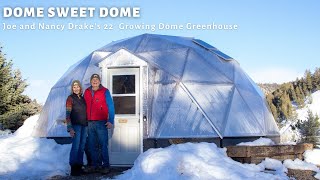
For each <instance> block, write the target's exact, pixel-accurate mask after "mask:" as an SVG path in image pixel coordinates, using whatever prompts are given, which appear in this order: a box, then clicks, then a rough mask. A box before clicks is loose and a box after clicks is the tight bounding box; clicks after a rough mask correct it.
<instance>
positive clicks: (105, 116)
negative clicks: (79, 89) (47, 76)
mask: <svg viewBox="0 0 320 180" xmlns="http://www.w3.org/2000/svg"><path fill="white" fill-rule="evenodd" d="M90 83H91V86H90V87H88V88H87V89H86V90H85V92H84V99H85V101H86V104H87V120H88V146H89V153H90V156H91V159H92V164H91V166H90V167H89V168H88V171H89V172H97V171H98V168H100V166H102V168H101V169H100V172H101V173H104V174H106V173H108V172H109V170H110V164H109V154H108V129H110V128H112V126H113V122H114V104H113V101H112V97H111V94H110V92H109V90H108V89H107V88H105V87H103V86H102V85H101V80H100V76H99V75H98V74H93V75H92V76H91V78H90ZM107 128H108V129H107ZM96 142H98V144H99V146H100V147H101V156H102V164H101V161H99V152H98V151H97V150H96V147H97V144H96Z"/></svg>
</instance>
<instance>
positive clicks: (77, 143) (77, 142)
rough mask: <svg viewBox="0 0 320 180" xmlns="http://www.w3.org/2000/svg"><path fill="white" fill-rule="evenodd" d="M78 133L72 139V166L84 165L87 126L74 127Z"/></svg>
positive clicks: (70, 162)
mask: <svg viewBox="0 0 320 180" xmlns="http://www.w3.org/2000/svg"><path fill="white" fill-rule="evenodd" d="M72 128H73V130H74V132H75V133H76V134H75V135H74V137H73V138H72V147H71V151H70V159H69V164H70V165H83V153H84V147H85V145H86V140H87V126H82V125H72Z"/></svg>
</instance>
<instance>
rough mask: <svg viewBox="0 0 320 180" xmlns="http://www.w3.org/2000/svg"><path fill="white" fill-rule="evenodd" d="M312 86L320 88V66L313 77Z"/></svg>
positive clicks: (316, 88)
mask: <svg viewBox="0 0 320 180" xmlns="http://www.w3.org/2000/svg"><path fill="white" fill-rule="evenodd" d="M312 79H313V81H312V86H313V88H314V89H315V90H320V68H318V67H317V68H316V69H315V71H314V73H313V77H312Z"/></svg>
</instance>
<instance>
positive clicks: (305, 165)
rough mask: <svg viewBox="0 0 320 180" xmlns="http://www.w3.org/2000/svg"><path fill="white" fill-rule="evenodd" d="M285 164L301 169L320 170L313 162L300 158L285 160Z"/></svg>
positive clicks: (291, 167)
mask: <svg viewBox="0 0 320 180" xmlns="http://www.w3.org/2000/svg"><path fill="white" fill-rule="evenodd" d="M283 165H284V166H285V167H286V168H289V169H300V170H311V171H315V172H319V168H318V167H317V166H316V165H314V164H312V163H308V162H305V161H302V160H300V159H295V160H294V161H292V160H291V159H287V160H284V162H283Z"/></svg>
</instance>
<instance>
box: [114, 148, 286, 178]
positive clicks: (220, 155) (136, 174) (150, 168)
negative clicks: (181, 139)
mask: <svg viewBox="0 0 320 180" xmlns="http://www.w3.org/2000/svg"><path fill="white" fill-rule="evenodd" d="M277 165H278V164H277ZM270 166H272V165H270ZM268 167H269V166H268ZM264 168H265V166H264V165H254V164H241V163H239V162H236V161H233V160H232V159H231V158H229V157H227V155H226V149H225V148H224V149H222V148H217V146H216V145H215V144H213V143H198V144H192V143H186V144H178V145H171V146H170V147H167V148H163V149H162V148H159V149H149V150H148V151H146V152H145V153H143V154H141V155H140V156H139V157H138V159H137V160H136V161H135V163H134V166H133V167H132V168H131V169H129V170H128V171H126V172H125V173H124V174H122V175H120V176H118V177H116V178H117V179H126V180H127V179H142V180H143V179H153V180H157V179H287V177H286V176H285V175H284V174H283V173H279V174H276V175H273V174H268V173H264V172H262V171H263V170H264ZM277 169H278V168H277Z"/></svg>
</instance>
